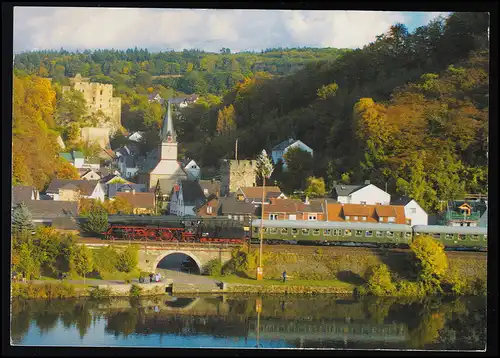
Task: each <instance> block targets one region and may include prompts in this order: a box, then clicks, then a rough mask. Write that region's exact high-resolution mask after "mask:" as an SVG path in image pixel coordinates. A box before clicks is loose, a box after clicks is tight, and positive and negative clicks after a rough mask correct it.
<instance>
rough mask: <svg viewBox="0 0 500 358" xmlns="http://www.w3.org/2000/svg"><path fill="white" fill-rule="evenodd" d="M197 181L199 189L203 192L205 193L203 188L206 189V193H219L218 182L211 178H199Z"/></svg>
mask: <svg viewBox="0 0 500 358" xmlns="http://www.w3.org/2000/svg"><path fill="white" fill-rule="evenodd" d="M199 183H200V186H201V189H202V190H203V193H205V189H207V191H208V195H211V194H215V195H220V184H219V183H218V182H216V181H214V182H212V181H211V180H200V181H199Z"/></svg>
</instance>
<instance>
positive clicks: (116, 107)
mask: <svg viewBox="0 0 500 358" xmlns="http://www.w3.org/2000/svg"><path fill="white" fill-rule="evenodd" d="M71 88H73V89H74V90H75V91H80V92H81V93H82V94H83V97H84V98H85V103H86V109H87V113H86V115H87V116H89V115H92V114H94V113H97V112H98V111H101V112H102V113H103V114H104V115H105V116H106V117H108V118H109V119H110V120H111V121H110V123H107V124H105V126H106V127H108V128H110V129H111V132H112V133H114V132H115V131H116V130H118V129H119V128H120V127H121V98H120V97H113V85H111V84H103V83H96V82H90V81H89V79H88V78H83V77H82V76H81V75H80V74H79V73H78V74H76V76H75V77H74V78H70V86H63V88H62V91H63V94H64V93H66V92H67V91H69V90H70V89H71Z"/></svg>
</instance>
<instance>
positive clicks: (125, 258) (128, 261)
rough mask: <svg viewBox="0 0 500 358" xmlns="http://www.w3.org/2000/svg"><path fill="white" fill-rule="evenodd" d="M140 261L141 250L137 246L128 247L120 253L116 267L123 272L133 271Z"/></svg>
mask: <svg viewBox="0 0 500 358" xmlns="http://www.w3.org/2000/svg"><path fill="white" fill-rule="evenodd" d="M138 263H139V251H138V250H137V248H136V247H127V248H126V249H125V250H123V251H122V252H119V253H118V256H117V261H116V268H117V269H118V271H121V272H127V273H128V272H132V271H133V270H134V269H135V268H136V267H137V264H138Z"/></svg>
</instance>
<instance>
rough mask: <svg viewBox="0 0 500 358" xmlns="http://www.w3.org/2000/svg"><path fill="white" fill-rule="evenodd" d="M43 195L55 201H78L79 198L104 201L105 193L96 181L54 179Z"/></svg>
mask: <svg viewBox="0 0 500 358" xmlns="http://www.w3.org/2000/svg"><path fill="white" fill-rule="evenodd" d="M45 194H46V195H48V196H49V197H50V198H51V199H52V200H56V201H79V200H80V198H87V199H97V200H101V201H104V197H105V192H104V188H103V186H102V184H101V183H100V182H99V181H98V180H70V179H54V180H52V181H51V182H50V184H49V186H48V188H47V190H46V191H45Z"/></svg>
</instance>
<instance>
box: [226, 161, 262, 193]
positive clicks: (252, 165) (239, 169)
mask: <svg viewBox="0 0 500 358" xmlns="http://www.w3.org/2000/svg"><path fill="white" fill-rule="evenodd" d="M256 168H257V161H256V160H231V159H223V160H222V161H221V163H220V176H221V196H227V195H228V194H229V193H231V192H235V191H236V190H238V188H239V187H249V186H255V185H256V174H255V170H256Z"/></svg>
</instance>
